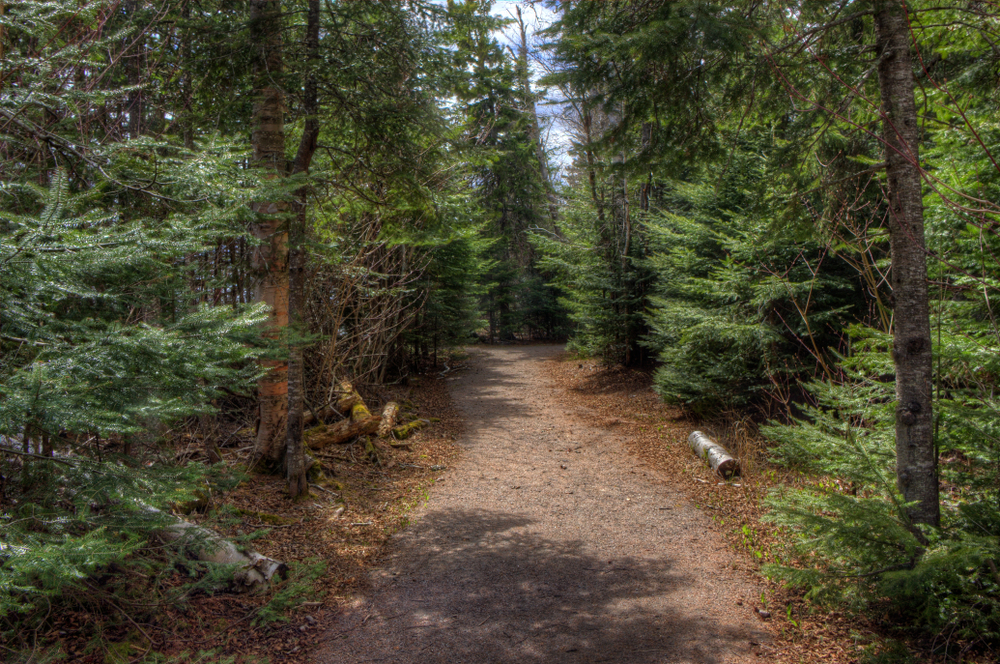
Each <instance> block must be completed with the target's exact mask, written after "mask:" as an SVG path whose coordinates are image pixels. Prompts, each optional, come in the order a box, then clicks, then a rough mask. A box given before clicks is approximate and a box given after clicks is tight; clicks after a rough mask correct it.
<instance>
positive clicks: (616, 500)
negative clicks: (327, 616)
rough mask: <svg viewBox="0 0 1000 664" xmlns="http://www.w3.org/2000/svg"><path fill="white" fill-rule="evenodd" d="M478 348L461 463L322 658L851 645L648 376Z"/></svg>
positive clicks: (700, 652) (669, 656) (731, 656)
mask: <svg viewBox="0 0 1000 664" xmlns="http://www.w3.org/2000/svg"><path fill="white" fill-rule="evenodd" d="M471 352H472V361H471V363H470V364H471V366H470V367H469V368H468V369H466V370H465V371H463V372H461V373H459V374H458V375H452V376H451V377H449V378H448V379H447V383H448V385H449V388H450V393H451V397H452V399H453V401H454V403H455V405H456V406H457V409H458V411H459V414H460V415H461V420H462V426H463V432H462V434H461V435H460V436H459V438H458V445H459V447H460V448H461V450H462V454H461V457H460V458H459V459H458V461H457V462H456V463H455V464H454V467H453V468H451V469H449V470H448V471H447V472H445V473H443V477H441V478H439V479H438V481H437V482H436V483H435V485H434V488H433V489H432V490H431V491H430V493H429V498H428V500H427V502H426V504H424V505H422V506H420V507H418V508H417V509H415V510H414V511H413V513H412V514H411V523H410V525H409V527H407V528H406V529H405V530H402V531H401V532H399V533H398V534H397V535H396V536H395V537H393V538H392V540H391V541H390V542H389V543H388V547H387V555H386V557H385V558H384V559H383V560H382V561H381V562H380V564H378V565H376V566H375V567H374V568H373V570H372V572H371V574H370V577H369V579H370V584H367V585H366V586H365V587H359V588H358V590H357V591H356V592H354V593H352V594H350V595H349V596H348V597H347V598H345V599H344V601H343V605H342V606H341V608H340V611H341V612H340V613H339V615H338V616H337V617H336V618H335V620H334V622H333V624H332V625H331V626H329V627H328V628H327V629H328V630H329V631H328V633H327V634H325V635H323V636H322V637H321V639H320V641H321V644H320V646H319V648H318V649H317V650H316V651H315V652H313V654H312V661H317V662H324V663H330V664H334V663H338V664H339V663H340V662H344V663H347V662H352V663H356V664H361V663H363V662H396V663H404V662H405V663H409V662H413V663H416V662H420V663H428V664H429V663H433V662H449V663H458V662H469V663H480V662H482V663H486V662H490V663H493V662H496V663H501V662H629V663H636V664H638V663H642V662H719V663H722V662H746V661H759V660H758V659H757V658H763V659H766V660H768V661H797V662H800V661H816V662H819V661H827V662H830V661H836V662H845V663H846V662H850V661H852V660H853V659H856V657H857V654H858V653H857V650H856V648H855V646H854V640H853V639H852V638H851V635H850V634H848V627H850V626H849V625H846V624H843V625H842V624H839V623H841V622H842V621H840V620H839V619H838V617H837V616H835V615H826V616H817V615H807V614H806V612H805V611H804V607H802V606H801V604H800V603H799V604H796V602H795V600H794V598H793V597H785V596H782V595H781V593H780V592H777V593H776V592H775V591H776V589H775V588H773V587H768V585H767V584H766V583H765V582H764V581H763V580H762V579H761V577H760V576H759V575H758V574H757V565H758V563H759V562H760V560H761V559H763V558H764V557H765V555H768V554H767V553H766V552H765V551H764V550H765V549H766V548H767V547H769V546H770V545H769V543H768V540H767V535H766V533H765V532H764V530H763V529H762V528H761V526H760V525H759V523H758V522H757V518H756V517H757V516H758V515H757V512H756V509H757V508H756V496H757V495H758V492H759V490H760V486H759V485H760V482H758V483H755V484H752V483H748V482H746V481H743V482H732V483H728V484H726V483H721V484H720V483H719V482H718V478H716V477H713V476H712V475H711V472H710V471H709V470H708V469H707V468H703V467H702V466H701V464H700V462H699V461H698V460H697V459H695V458H694V457H693V455H691V454H690V452H689V451H688V450H687V446H686V444H685V442H684V441H685V439H686V437H687V434H688V433H689V431H690V429H691V426H692V425H691V424H690V423H689V422H685V421H684V420H683V419H682V418H680V417H679V414H678V413H677V412H676V411H674V410H672V409H670V408H668V407H666V406H664V405H663V404H662V403H661V402H660V401H659V399H658V398H657V397H656V396H655V394H653V392H652V390H651V389H650V386H649V378H648V375H646V374H643V373H641V372H630V371H626V370H615V369H604V368H601V367H599V366H598V365H597V364H595V363H594V362H590V361H587V362H578V361H570V360H569V359H568V358H567V356H566V355H565V353H562V351H561V349H560V348H558V347H555V346H506V347H489V348H485V347H480V348H476V349H474V350H472V351H471ZM771 479H772V480H773V476H772V478H771ZM730 498H734V499H733V500H729V499H730ZM747 524H749V529H747V528H744V527H743V526H745V525H747ZM779 603H780V606H779ZM855 627H856V626H855ZM853 636H855V637H856V636H857V633H856V632H855V633H854V634H853Z"/></svg>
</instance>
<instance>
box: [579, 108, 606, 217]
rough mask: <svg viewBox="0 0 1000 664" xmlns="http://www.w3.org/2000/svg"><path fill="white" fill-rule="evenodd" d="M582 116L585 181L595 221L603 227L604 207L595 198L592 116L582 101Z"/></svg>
mask: <svg viewBox="0 0 1000 664" xmlns="http://www.w3.org/2000/svg"><path fill="white" fill-rule="evenodd" d="M582 115H583V117H582V120H583V135H584V139H585V140H586V143H587V145H586V148H585V151H584V153H585V155H586V157H587V180H588V182H589V183H590V197H591V199H593V201H594V207H595V208H597V221H598V222H599V223H600V224H601V225H602V226H603V225H604V205H602V203H601V200H600V198H598V196H597V165H596V163H595V160H594V151H593V149H592V148H591V145H592V142H593V138H594V137H593V136H592V131H593V129H592V125H593V115H592V114H591V112H590V109H589V108H587V107H586V101H584V105H583V111H582Z"/></svg>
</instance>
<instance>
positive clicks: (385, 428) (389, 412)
mask: <svg viewBox="0 0 1000 664" xmlns="http://www.w3.org/2000/svg"><path fill="white" fill-rule="evenodd" d="M398 416H399V404H398V403H396V402H395V401H390V402H389V403H387V404H386V405H385V408H383V409H382V421H381V422H379V425H378V437H379V438H386V437H387V436H388V435H389V434H390V433H392V429H393V427H395V426H396V418H397V417H398Z"/></svg>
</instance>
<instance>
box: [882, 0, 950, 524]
mask: <svg viewBox="0 0 1000 664" xmlns="http://www.w3.org/2000/svg"><path fill="white" fill-rule="evenodd" d="M875 50H876V54H877V57H878V76H879V87H880V88H881V93H882V134H883V138H884V140H885V145H886V164H887V166H886V174H887V176H888V185H889V187H888V188H889V239H890V251H891V256H892V294H893V300H894V302H895V306H894V314H893V318H894V323H893V350H892V357H893V362H894V363H895V367H896V481H897V484H898V485H899V490H900V491H901V492H902V494H903V497H904V498H905V500H906V501H907V502H916V503H917V504H916V505H914V506H913V507H912V508H911V509H910V510H909V516H910V519H911V521H912V522H913V523H921V524H928V525H932V526H937V525H938V524H939V521H940V507H939V503H938V478H937V451H936V450H935V446H934V428H933V418H932V408H931V406H932V404H931V385H932V381H933V375H932V368H933V367H932V363H931V326H930V309H929V306H928V295H927V257H926V251H925V244H924V211H923V200H922V193H921V176H920V162H919V152H918V146H919V141H920V128H919V126H918V124H917V108H916V103H915V101H914V82H913V66H912V62H911V59H910V28H909V21H908V19H907V15H906V10H905V8H904V5H903V2H902V1H901V0H881V1H880V2H878V3H877V4H876V10H875Z"/></svg>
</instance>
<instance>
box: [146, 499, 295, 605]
mask: <svg viewBox="0 0 1000 664" xmlns="http://www.w3.org/2000/svg"><path fill="white" fill-rule="evenodd" d="M148 509H149V510H150V511H151V512H157V513H160V514H162V512H160V510H157V509H155V508H152V507H150V508H148ZM157 537H158V538H159V539H160V540H161V541H163V542H164V543H167V544H177V545H179V546H182V547H183V548H184V549H185V550H187V551H188V552H189V553H190V554H191V555H192V556H193V557H195V558H196V559H198V560H202V561H205V562H209V563H216V564H219V565H236V566H237V567H236V572H235V574H234V575H233V579H232V585H233V588H234V589H235V590H237V591H239V592H243V591H247V590H261V589H264V588H266V587H267V586H268V584H270V583H271V579H272V578H273V577H274V575H275V574H277V575H278V577H279V578H284V577H285V575H287V573H288V565H286V564H285V563H283V562H281V561H278V560H274V559H273V558H268V557H267V556H262V555H261V554H259V553H257V552H256V551H253V550H252V549H250V550H247V551H240V549H239V548H238V547H237V546H236V545H235V544H233V543H232V542H230V541H229V540H227V539H225V538H223V537H222V536H221V535H219V534H218V533H216V532H214V531H212V530H209V529H208V528H203V527H202V526H199V525H196V524H193V523H191V522H190V521H184V520H183V519H177V520H176V522H175V523H173V524H171V525H168V526H166V527H165V528H162V529H161V530H159V531H158V532H157Z"/></svg>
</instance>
